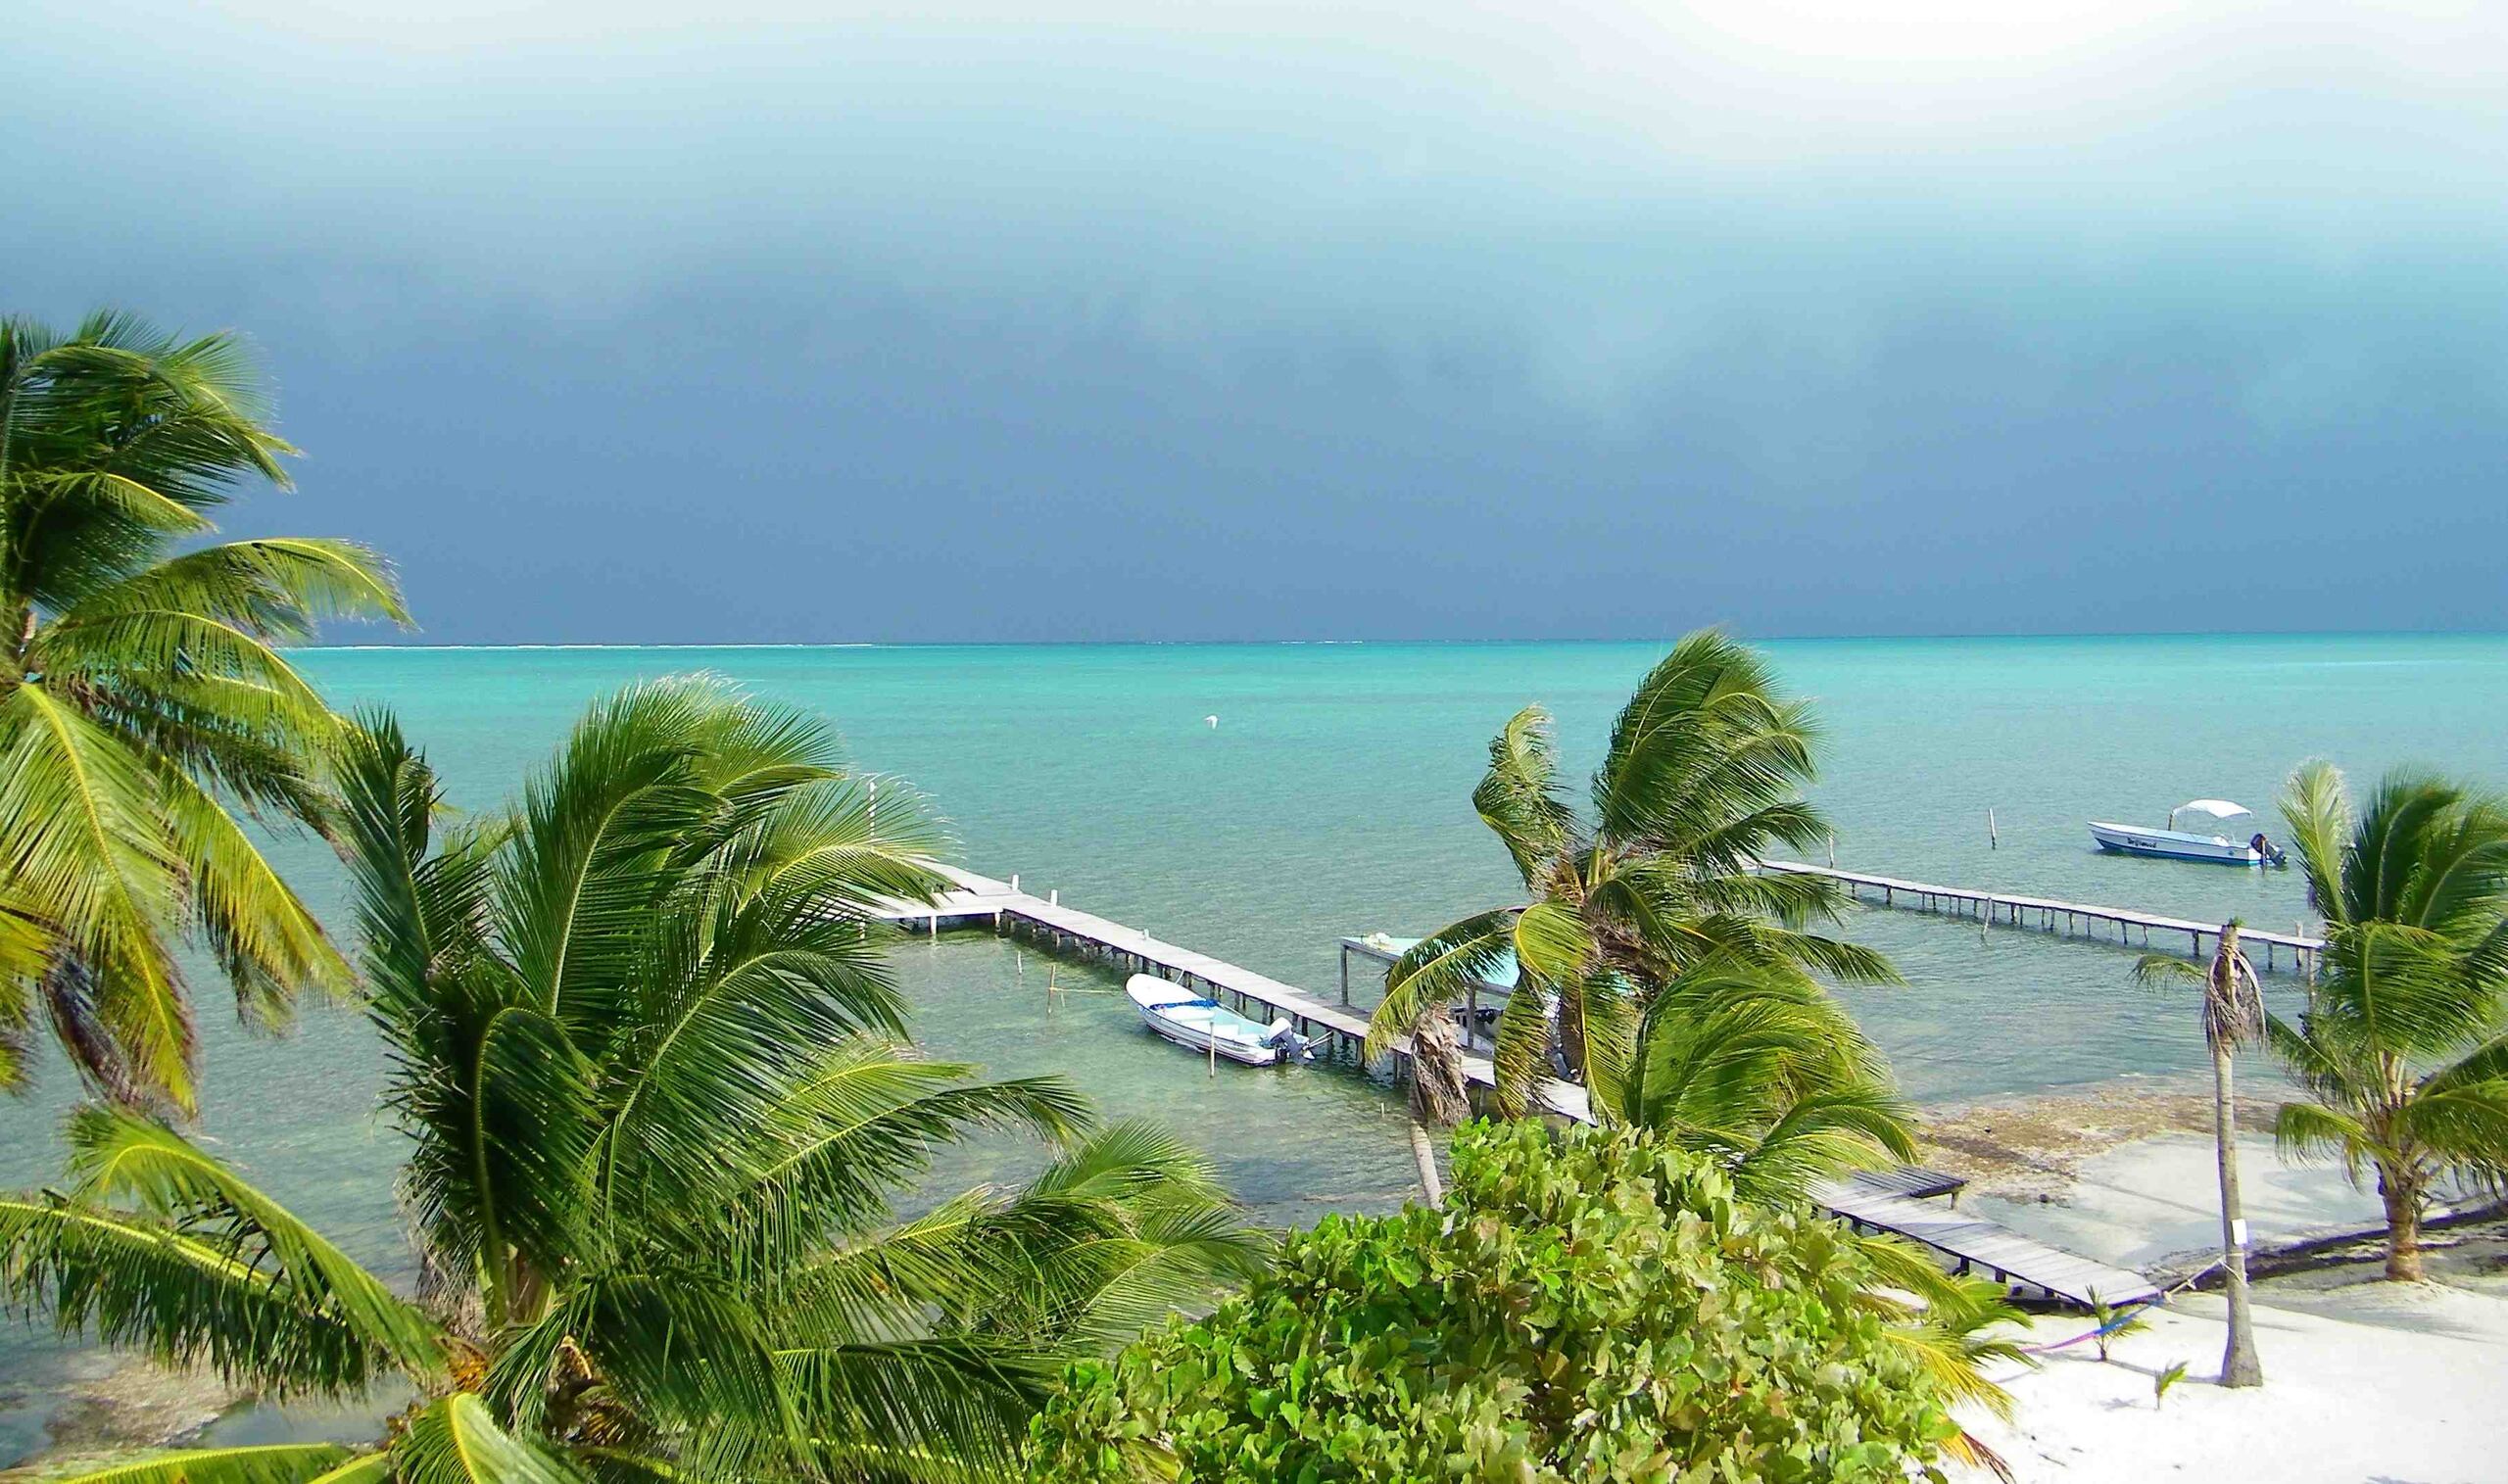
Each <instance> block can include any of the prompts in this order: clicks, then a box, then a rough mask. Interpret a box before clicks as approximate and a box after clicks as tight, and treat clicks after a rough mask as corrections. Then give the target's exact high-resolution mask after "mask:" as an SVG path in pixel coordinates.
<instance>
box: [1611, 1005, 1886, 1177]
mask: <svg viewBox="0 0 2508 1484" xmlns="http://www.w3.org/2000/svg"><path fill="white" fill-rule="evenodd" d="M1615 1060H1616V1061H1618V1062H1620V1063H1621V1064H1622V1065H1624V1066H1625V1068H1626V1071H1625V1073H1624V1075H1622V1076H1621V1077H1618V1078H1616V1079H1615V1080H1614V1081H1612V1082H1610V1083H1606V1084H1598V1085H1597V1086H1596V1088H1595V1097H1594V1112H1595V1114H1596V1115H1597V1116H1598V1117H1600V1118H1602V1119H1603V1120H1604V1121H1606V1122H1609V1123H1616V1124H1627V1125H1634V1126H1637V1127H1641V1128H1646V1129H1649V1130H1651V1131H1653V1132H1655V1133H1657V1134H1659V1135H1661V1136H1663V1137H1664V1138H1667V1139H1669V1140H1671V1141H1672V1142H1674V1143H1677V1144H1679V1145H1680V1146H1682V1147H1683V1148H1685V1149H1689V1150H1692V1151H1693V1152H1696V1153H1699V1154H1703V1155H1706V1156H1708V1157H1710V1158H1712V1159H1713V1160H1715V1161H1716V1163H1718V1164H1719V1165H1721V1166H1722V1167H1723V1168H1724V1169H1725V1171H1726V1173H1728V1174H1730V1175H1731V1177H1732V1180H1733V1188H1734V1190H1735V1191H1736V1192H1737V1193H1739V1194H1741V1195H1743V1196H1745V1197H1748V1198H1750V1199H1753V1200H1759V1201H1765V1202H1790V1201H1796V1200H1800V1199H1802V1198H1803V1197H1804V1196H1805V1195H1806V1194H1807V1193H1808V1192H1809V1190H1810V1187H1811V1185H1812V1183H1813V1182H1814V1181H1817V1180H1820V1179H1824V1178H1826V1177H1828V1176H1830V1175H1833V1174H1836V1173H1840V1172H1842V1171H1846V1170H1853V1169H1857V1168H1866V1167H1870V1166H1874V1165H1880V1164H1885V1163H1887V1162H1889V1161H1891V1160H1913V1159H1914V1158H1915V1157H1916V1147H1915V1116H1914V1114H1913V1112H1912V1110H1910V1109H1909V1108H1908V1106H1907V1104H1906V1102H1905V1099H1903V1098H1902V1097H1901V1096H1900V1095H1899V1093H1898V1091H1897V1089H1896V1087H1895V1086H1894V1085H1893V1084H1892V1080H1891V1077H1890V1071H1889V1068H1888V1066H1887V1065H1886V1064H1885V1063H1884V1062H1883V1060H1882V1057H1881V1053H1880V1051H1879V1049H1878V1048H1876V1047H1875V1046H1873V1045H1872V1043H1871V1042H1870V1041H1869V1040H1866V1039H1865V1038H1864V1035H1863V1032H1862V1031H1861V1029H1858V1028H1857V1026H1856V1024H1855V1021H1854V1019H1853V1017H1851V1016H1849V1015H1848V1014H1847V1013H1846V1012H1845V1011H1844V1010H1843V1009H1841V1008H1840V1007H1839V1006H1838V1004H1837V1002H1836V1001H1835V1000H1833V999H1831V998H1830V997H1829V996H1828V994H1827V993H1826V991H1824V990H1822V989H1821V987H1820V986H1819V985H1818V984H1817V983H1815V982H1813V981H1812V980H1811V979H1810V977H1809V975H1807V974H1804V973H1803V972H1802V971H1801V970H1799V969H1795V968H1793V967H1792V966H1790V965H1783V964H1757V963H1751V962H1748V961H1745V960H1735V959H1729V958H1715V959H1710V960H1707V961H1705V962H1703V963H1700V964H1696V965H1693V966H1691V967H1689V968H1686V969H1684V970H1682V971H1681V972H1679V973H1677V974H1675V975H1673V976H1672V977H1671V978H1669V979H1667V980H1664V981H1662V982H1661V983H1659V984H1657V985H1655V986H1654V988H1653V989H1652V990H1651V992H1650V993H1649V994H1648V996H1647V1000H1646V1008H1645V1010H1644V1011H1643V1013H1642V1014H1641V1016H1640V1017H1639V1020H1638V1023H1637V1026H1636V1028H1635V1030H1634V1034H1633V1037H1632V1043H1631V1045H1630V1046H1629V1047H1628V1048H1627V1050H1626V1051H1625V1052H1624V1053H1623V1054H1622V1055H1620V1056H1619V1057H1616V1058H1615Z"/></svg>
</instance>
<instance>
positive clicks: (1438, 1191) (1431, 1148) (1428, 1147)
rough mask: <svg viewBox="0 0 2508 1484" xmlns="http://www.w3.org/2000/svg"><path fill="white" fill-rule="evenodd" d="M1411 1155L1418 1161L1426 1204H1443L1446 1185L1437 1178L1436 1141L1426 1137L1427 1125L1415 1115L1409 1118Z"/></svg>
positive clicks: (1421, 1186)
mask: <svg viewBox="0 0 2508 1484" xmlns="http://www.w3.org/2000/svg"><path fill="white" fill-rule="evenodd" d="M1411 1157H1412V1158H1413V1159H1415V1160H1417V1161H1419V1162H1420V1188H1421V1189H1423V1190H1424V1191H1426V1192H1427V1193H1428V1204H1429V1205H1431V1206H1442V1205H1444V1204H1445V1203H1446V1187H1445V1182H1444V1181H1443V1180H1440V1179H1439V1178H1437V1146H1436V1141H1435V1140H1433V1139H1431V1138H1429V1137H1428V1125H1425V1124H1423V1123H1421V1122H1420V1120H1419V1119H1418V1118H1417V1117H1414V1118H1413V1119H1412V1120H1411Z"/></svg>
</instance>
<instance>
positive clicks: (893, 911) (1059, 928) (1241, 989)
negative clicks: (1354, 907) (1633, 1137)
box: [875, 867, 1593, 1124]
mask: <svg viewBox="0 0 2508 1484" xmlns="http://www.w3.org/2000/svg"><path fill="white" fill-rule="evenodd" d="M941 870H942V872H943V873H944V874H945V875H947V876H948V877H949V878H950V879H951V880H952V881H954V882H955V883H957V889H955V890H953V891H951V892H949V893H948V894H947V895H945V896H943V897H942V898H941V899H940V901H939V902H937V903H935V904H933V905H931V906H924V905H921V904H919V903H906V902H899V903H893V904H892V905H890V906H888V907H886V908H884V909H882V910H881V911H879V912H878V913H877V914H875V915H876V916H879V917H881V918H884V919H886V920H887V921H889V922H892V923H895V924H896V925H898V926H899V927H902V928H904V929H906V930H907V931H909V932H911V931H913V930H915V929H918V928H919V929H922V930H923V931H925V932H927V933H934V934H938V933H940V930H941V929H942V928H944V927H948V926H951V925H953V924H964V923H971V922H983V923H987V924H989V925H990V926H992V927H993V928H995V929H997V930H999V931H1002V932H1024V933H1029V934H1031V935H1033V936H1037V937H1041V938H1043V939H1045V940H1046V941H1048V942H1050V943H1052V944H1053V945H1054V946H1055V947H1056V948H1059V949H1061V950H1063V951H1065V952H1072V953H1083V954H1088V955H1092V956H1095V957H1098V958H1103V959H1106V960H1108V961H1110V962H1112V963H1114V964H1116V965H1117V966H1119V967H1122V968H1125V969H1129V970H1131V971H1133V972H1134V973H1137V974H1154V975H1157V976H1158V977H1159V978H1161V979H1165V980H1172V981H1176V982H1177V983H1180V984H1182V985H1184V986H1185V987H1186V988H1188V989H1199V990H1200V991H1201V992H1202V993H1204V994H1207V995H1209V996H1210V997H1211V998H1212V999H1214V1000H1218V1001H1219V1002H1220V1003H1222V1004H1226V1005H1230V1006H1232V1007H1233V1008H1234V1009H1235V1010H1237V1011H1238V1012H1239V1013H1240V1014H1243V1013H1248V1012H1249V1008H1250V1007H1253V1006H1260V1007H1262V1008H1263V1009H1265V1010H1267V1011H1269V1012H1270V1013H1271V1014H1272V1015H1273V1016H1276V1017H1277V1016H1286V1017H1288V1018H1289V1020H1290V1021H1291V1022H1292V1023H1293V1024H1294V1025H1295V1026H1296V1028H1297V1030H1298V1033H1299V1034H1301V1035H1304V1036H1306V1037H1308V1038H1309V1039H1312V1040H1318V1041H1324V1042H1326V1043H1327V1044H1329V1045H1331V1046H1332V1047H1334V1048H1335V1049H1337V1050H1341V1051H1345V1052H1347V1053H1348V1054H1349V1055H1350V1056H1351V1057H1352V1058H1354V1059H1363V1058H1364V1055H1365V1053H1364V1052H1363V1051H1362V1050H1361V1049H1360V1048H1362V1047H1364V1046H1365V1045H1366V1044H1367V1038H1368V1018H1367V1016H1366V1015H1365V1014H1364V1013H1363V1012H1361V1011H1358V1010H1354V1009H1352V1008H1351V1007H1350V1004H1349V996H1348V993H1347V986H1346V984H1345V985H1344V993H1343V995H1342V1002H1341V1003H1340V1004H1338V1005H1334V1004H1328V1003H1326V1001H1324V1000H1322V999H1319V998H1317V997H1316V996H1314V995H1312V994H1309V993H1307V992H1306V991H1305V990H1303V989H1300V988H1298V987H1296V986H1295V985H1293V984H1284V983H1282V982H1280V981H1278V980H1276V979H1273V978H1272V977H1271V976H1269V975H1266V974H1257V973H1255V972H1254V971H1253V970H1251V969H1245V968H1240V967H1238V966H1237V965H1235V964H1231V963H1228V962H1226V961H1224V960H1221V959H1216V958H1213V957H1211V956H1210V955H1209V954H1207V953H1200V952H1196V951H1195V950H1193V949H1191V948H1185V947H1182V946H1180V945H1178V944H1175V943H1171V942H1168V941H1166V940H1164V939H1162V938H1158V937H1153V936H1152V935H1150V933H1148V931H1147V930H1145V929H1141V928H1132V927H1127V926H1125V925H1124V924H1122V923H1118V922H1113V921H1110V920H1108V919H1106V918H1102V917H1099V916H1097V915H1096V914H1095V913H1093V912H1083V911H1081V910H1080V909H1078V908H1077V907H1067V906H1064V905H1063V903H1062V899H1061V894H1060V893H1059V892H1048V893H1046V894H1045V895H1044V896H1042V897H1038V896H1036V895H1033V894H1031V893H1029V892H1025V891H1022V890H1020V889H1019V886H1018V883H1017V880H1016V879H1015V878H1014V879H1013V880H1011V881H1007V882H1003V881H995V880H993V879H992V878H990V877H987V876H977V875H975V874H974V873H972V872H967V871H960V870H957V869H955V868H952V867H942V868H941ZM1391 1051H1392V1055H1393V1056H1394V1058H1395V1059H1396V1060H1397V1061H1400V1062H1403V1063H1408V1062H1409V1060H1410V1056H1411V1044H1410V1042H1409V1040H1408V1039H1404V1040H1400V1041H1397V1042H1395V1043H1394V1044H1393V1046H1392V1048H1391ZM1462 1062H1463V1071H1464V1077H1465V1080H1467V1081H1468V1082H1470V1083H1471V1085H1472V1086H1473V1087H1476V1088H1479V1089H1481V1090H1483V1091H1487V1090H1491V1089H1494V1088H1495V1087H1496V1086H1497V1085H1498V1078H1497V1074H1496V1071H1495V1069H1493V1068H1492V1067H1491V1066H1490V1065H1489V1059H1488V1058H1487V1057H1483V1056H1473V1055H1471V1054H1470V1053H1468V1052H1467V1053H1466V1054H1465V1055H1464V1056H1463V1057H1462ZM1536 1090H1537V1094H1538V1096H1539V1097H1540V1099H1541V1102H1542V1106H1543V1107H1545V1108H1546V1109H1548V1110H1549V1111H1550V1112H1552V1113H1555V1114H1558V1115H1559V1116H1561V1117H1563V1118H1569V1119H1574V1120H1575V1121H1577V1122H1578V1123H1584V1124H1590V1123H1592V1122H1593V1105H1592V1102H1591V1100H1590V1099H1588V1098H1587V1097H1586V1095H1585V1089H1584V1088H1582V1087H1579V1086H1577V1085H1576V1084H1575V1083H1573V1082H1563V1081H1558V1080H1555V1079H1549V1078H1545V1079H1544V1080H1543V1081H1542V1083H1541V1084H1540V1086H1539V1087H1538V1088H1537V1089H1536Z"/></svg>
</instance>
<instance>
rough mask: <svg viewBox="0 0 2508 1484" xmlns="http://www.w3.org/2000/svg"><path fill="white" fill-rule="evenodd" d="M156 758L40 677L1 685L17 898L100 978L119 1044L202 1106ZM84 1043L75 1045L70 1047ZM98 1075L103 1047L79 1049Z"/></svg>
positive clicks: (145, 1069)
mask: <svg viewBox="0 0 2508 1484" xmlns="http://www.w3.org/2000/svg"><path fill="white" fill-rule="evenodd" d="M160 811H161V800H160V797H159V794H158V790H157V785H156V780H155V778H154V777H153V776H152V775H151V774H150V772H149V770H148V769H147V767H146V766H145V765H144V764H143V763H142V762H141V761H140V760H139V759H138V758H136V757H133V756H132V755H131V754H130V753H129V752H128V751H127V750H126V749H124V748H123V747H121V745H120V744H119V743H118V742H116V740H115V739H114V738H113V737H112V736H111V735H110V734H108V733H106V732H105V731H104V730H103V729H101V728H99V727H98V726H96V725H95V724H94V723H93V722H91V721H89V720H88V719H87V718H86V717H85V716H83V715H81V714H79V712H78V711H77V710H75V709H74V708H72V707H71V706H69V705H66V704H64V703H63V702H62V701H61V700H60V699H59V698H58V697H56V696H54V695H52V694H50V693H49V691H48V690H47V688H45V687H43V686H40V685H25V684H22V685H17V686H12V687H10V688H8V690H7V692H6V694H0V837H5V838H7V839H8V841H9V849H10V868H11V869H10V880H9V887H10V894H11V897H12V899H13V900H14V901H15V902H16V903H17V904H18V906H19V908H20V909H21V910H22V911H25V912H28V913H31V914H33V915H35V916H38V917H40V918H41V919H42V920H43V921H44V922H45V923H46V924H48V925H49V926H50V927H51V929H52V931H53V933H55V935H56V936H57V938H58V939H59V941H60V943H61V946H62V947H63V948H65V949H66V950H68V952H69V953H71V954H72V955H74V956H75V957H76V958H77V959H78V960H79V961H80V962H81V963H82V964H83V966H84V968H85V969H86V971H87V972H88V974H89V975H90V976H91V977H92V980H93V982H94V984H95V986H96V989H95V1001H94V1004H95V1014H96V1019H97V1022H98V1024H99V1026H100V1027H101V1029H102V1030H103V1032H104V1033H105V1034H106V1035H107V1036H109V1037H110V1039H111V1043H112V1048H113V1050H114V1052H115V1053H116V1054H117V1055H118V1056H120V1057H121V1058H124V1059H126V1060H127V1063H128V1065H129V1067H130V1068H131V1069H132V1070H133V1071H134V1072H135V1073H136V1074H137V1075H138V1076H139V1077H141V1078H143V1079H144V1080H145V1081H147V1082H148V1083H150V1084H152V1085H155V1086H158V1087H162V1088H164V1089H165V1091H166V1093H167V1095H168V1096H169V1097H171V1098H172V1099H173V1100H174V1101H175V1103H176V1105H177V1106H180V1107H183V1108H186V1109H188V1108H189V1107H190V1105H191V1096H192V1082H191V1056H192V1046H193V1039H192V1036H193V1031H192V1022H191V1014H190V1007H189V1005H188V1004H187V1003H186V1002H185V1000H184V997H183V986H182V981H181V980H180V978H179V977H178V975H177V973H176V971H175V967H174V964H173V961H172V959H171V958H170V957H169V954H168V951H167V942H166V939H167V935H168V934H169V933H170V932H171V930H172V928H173V925H174V922H175V917H176V914H177V913H178V911H179V910H180V904H181V896H182V863H181V862H180V861H179V860H178V859H177V858H176V857H175V856H174V854H173V853H172V851H171V849H170V847H169V842H168V841H167V839H166V836H165V831H164V828H163V826H162V824H161V820H162V814H161V812H160ZM77 1050H78V1048H76V1047H72V1051H73V1053H75V1052H76V1051H77ZM80 1060H81V1061H82V1063H83V1064H84V1070H86V1071H88V1072H89V1073H91V1074H101V1073H102V1072H103V1071H104V1068H102V1067H101V1066H99V1065H98V1060H99V1059H98V1058H97V1057H95V1056H93V1055H89V1056H85V1057H81V1058H80Z"/></svg>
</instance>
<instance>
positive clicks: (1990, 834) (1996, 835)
mask: <svg viewBox="0 0 2508 1484" xmlns="http://www.w3.org/2000/svg"><path fill="white" fill-rule="evenodd" d="M1986 848H1988V849H1990V850H2000V849H2002V831H2000V830H1998V829H1996V828H1995V806H1994V805H1992V804H1988V805H1986Z"/></svg>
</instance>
